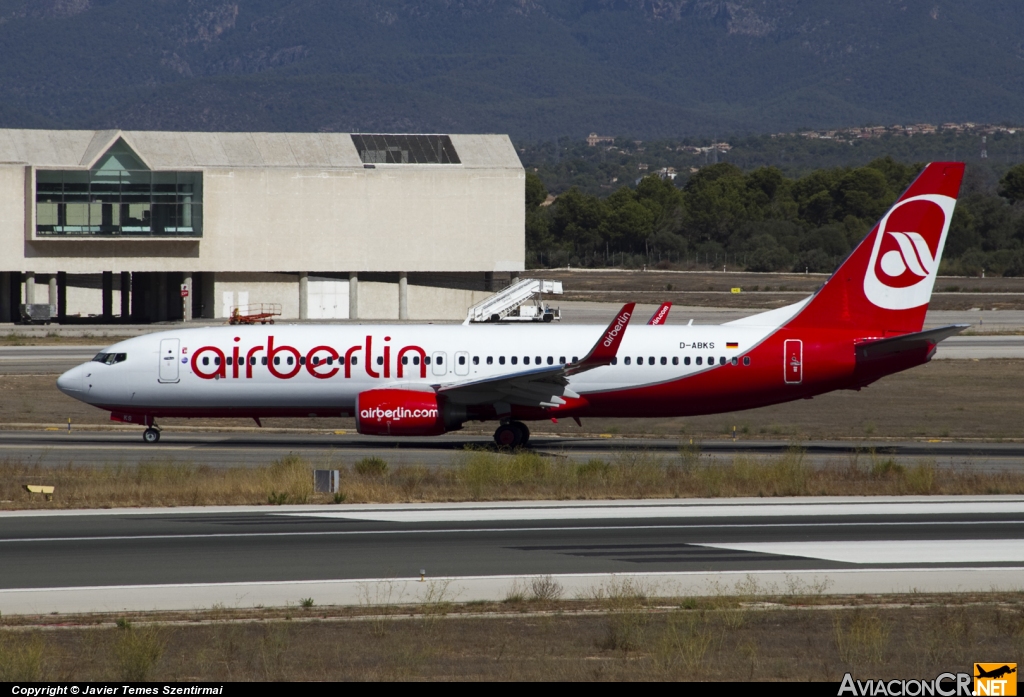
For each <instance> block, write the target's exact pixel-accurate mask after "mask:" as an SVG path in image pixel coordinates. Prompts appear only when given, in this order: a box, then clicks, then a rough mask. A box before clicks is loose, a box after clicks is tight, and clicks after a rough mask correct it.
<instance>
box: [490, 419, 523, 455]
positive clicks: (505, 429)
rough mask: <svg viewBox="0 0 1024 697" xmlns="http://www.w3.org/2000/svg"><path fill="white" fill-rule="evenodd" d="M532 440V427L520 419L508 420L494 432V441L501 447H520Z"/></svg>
mask: <svg viewBox="0 0 1024 697" xmlns="http://www.w3.org/2000/svg"><path fill="white" fill-rule="evenodd" d="M529 441H530V429H528V428H527V427H526V424H524V423H522V422H520V421H508V422H505V423H503V424H501V425H500V426H498V429H497V430H496V431H495V432H494V442H495V443H496V444H497V446H498V447H499V448H508V449H510V450H511V449H513V448H518V447H520V446H522V445H526V444H527V443H528V442H529Z"/></svg>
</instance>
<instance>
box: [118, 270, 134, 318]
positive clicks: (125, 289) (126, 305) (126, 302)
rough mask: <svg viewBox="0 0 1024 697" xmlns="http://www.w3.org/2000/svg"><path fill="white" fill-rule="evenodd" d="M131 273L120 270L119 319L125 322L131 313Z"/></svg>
mask: <svg viewBox="0 0 1024 697" xmlns="http://www.w3.org/2000/svg"><path fill="white" fill-rule="evenodd" d="M131 299H132V274H131V272H130V271H122V272H121V321H122V322H127V321H128V319H129V317H131V314H132V300H131Z"/></svg>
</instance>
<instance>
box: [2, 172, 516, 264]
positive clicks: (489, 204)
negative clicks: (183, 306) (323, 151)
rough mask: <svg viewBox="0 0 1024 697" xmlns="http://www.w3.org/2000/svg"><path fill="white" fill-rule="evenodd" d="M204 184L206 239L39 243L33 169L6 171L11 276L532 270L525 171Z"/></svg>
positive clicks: (216, 177) (225, 177)
mask: <svg viewBox="0 0 1024 697" xmlns="http://www.w3.org/2000/svg"><path fill="white" fill-rule="evenodd" d="M203 179H204V181H203V189H204V192H203V221H204V223H203V237H202V239H201V240H176V241H172V240H159V239H117V240H111V239H97V238H91V239H67V238H65V239H38V240H27V239H26V232H25V225H26V223H25V215H26V210H30V208H28V207H27V206H26V168H25V167H16V166H0V270H4V271H33V272H36V273H54V272H57V271H66V272H69V273H98V272H101V271H113V272H115V273H117V272H120V271H191V272H196V271H219V272H228V271H231V272H253V273H257V272H283V273H296V272H298V271H301V270H308V269H316V270H318V271H330V272H348V271H362V272H373V271H379V272H393V271H406V272H417V271H456V272H458V271H499V272H500V271H518V270H521V269H523V268H524V263H525V232H524V229H525V219H524V206H523V195H524V193H523V192H524V179H525V176H524V173H523V170H522V169H521V168H520V169H514V168H494V169H488V168H471V167H460V166H458V165H452V166H441V165H377V167H376V168H375V169H362V168H359V169H331V170H308V169H285V168H273V169H262V168H234V169H208V170H205V171H204V177H203ZM28 180H29V182H31V181H32V177H29V178H28ZM29 193H30V194H31V192H29ZM29 198H30V200H31V198H34V195H31V196H30V197H29Z"/></svg>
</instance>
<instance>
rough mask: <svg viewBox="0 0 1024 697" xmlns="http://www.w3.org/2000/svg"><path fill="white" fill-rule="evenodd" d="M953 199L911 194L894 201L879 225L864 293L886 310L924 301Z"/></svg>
mask: <svg viewBox="0 0 1024 697" xmlns="http://www.w3.org/2000/svg"><path fill="white" fill-rule="evenodd" d="M954 205H956V199H953V198H950V197H948V196H940V195H938V194H925V195H923V196H914V197H913V198H909V199H907V200H905V201H901V202H900V203H898V204H896V205H895V206H893V207H892V209H890V210H889V212H888V213H886V215H885V217H884V218H882V221H881V222H880V223H879V224H878V228H877V233H876V234H875V240H874V246H873V248H872V250H871V260H870V261H869V262H868V268H867V273H866V274H865V276H864V294H865V295H866V296H867V298H868V300H870V301H871V302H872V303H874V304H875V305H877V306H878V307H881V308H883V309H886V310H906V309H909V308H912V307H919V306H921V305H924V304H925V303H927V302H928V299H929V298H930V297H931V294H932V286H933V285H934V284H935V274H936V272H937V271H938V268H939V258H940V257H941V256H942V248H943V246H944V245H945V243H946V233H947V232H949V222H950V220H951V219H952V217H953V206H954Z"/></svg>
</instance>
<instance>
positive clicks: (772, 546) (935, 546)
mask: <svg viewBox="0 0 1024 697" xmlns="http://www.w3.org/2000/svg"><path fill="white" fill-rule="evenodd" d="M701 546H702V547H714V548H716V549H730V550H735V551H739V552H760V553H762V554H779V555H783V556H788V557H804V558H810V559H825V560H828V561H838V562H846V563H848V564H968V563H989V564H993V563H999V562H1024V540H854V541H838V540H828V541H824V542H727V543H714V544H702V545H701Z"/></svg>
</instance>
